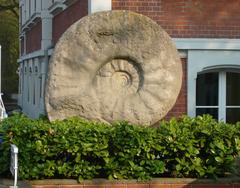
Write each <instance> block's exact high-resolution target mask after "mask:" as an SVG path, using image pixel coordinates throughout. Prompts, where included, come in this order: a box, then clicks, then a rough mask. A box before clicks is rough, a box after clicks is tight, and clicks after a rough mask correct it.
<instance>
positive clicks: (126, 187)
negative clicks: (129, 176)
mask: <svg viewBox="0 0 240 188" xmlns="http://www.w3.org/2000/svg"><path fill="white" fill-rule="evenodd" d="M239 186H240V184H168V183H163V184H127V183H126V184H90V185H82V184H78V185H32V188H238V187H239Z"/></svg>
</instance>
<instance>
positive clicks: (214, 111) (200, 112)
mask: <svg viewBox="0 0 240 188" xmlns="http://www.w3.org/2000/svg"><path fill="white" fill-rule="evenodd" d="M203 114H209V115H211V116H212V117H213V118H214V119H216V120H218V108H197V109H196V115H197V116H198V115H203Z"/></svg>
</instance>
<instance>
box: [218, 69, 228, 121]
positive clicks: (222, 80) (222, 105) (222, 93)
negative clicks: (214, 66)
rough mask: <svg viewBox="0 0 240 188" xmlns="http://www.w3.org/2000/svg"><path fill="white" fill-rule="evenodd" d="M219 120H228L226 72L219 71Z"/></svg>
mask: <svg viewBox="0 0 240 188" xmlns="http://www.w3.org/2000/svg"><path fill="white" fill-rule="evenodd" d="M218 84H219V85H218V105H219V109H218V121H223V122H226V72H219V82H218Z"/></svg>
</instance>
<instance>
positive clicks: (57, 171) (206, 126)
mask: <svg viewBox="0 0 240 188" xmlns="http://www.w3.org/2000/svg"><path fill="white" fill-rule="evenodd" d="M0 134H3V143H2V144H1V145H0V174H6V173H7V172H8V171H9V160H10V157H9V148H10V144H11V143H13V144H15V145H17V146H18V147H19V176H20V177H21V178H22V179H43V178H76V179H78V180H79V181H81V180H83V179H92V178H109V179H133V178H135V179H141V180H144V179H149V178H152V177H195V178H198V177H219V176H225V175H226V174H227V173H230V172H231V171H232V168H233V166H234V161H235V159H236V158H237V156H239V154H240V124H236V125H230V124H225V123H218V122H216V121H215V120H213V119H212V118H211V117H210V116H203V117H200V116H199V117H196V118H189V117H186V116H184V117H182V118H180V119H179V120H176V119H172V120H170V121H168V122H166V121H163V122H161V123H160V125H159V127H158V128H153V127H144V126H142V127H139V126H134V125H130V124H128V123H127V122H119V123H115V124H113V125H106V124H103V123H97V122H90V121H86V120H82V119H79V118H70V119H68V120H64V121H55V122H53V123H50V122H48V120H46V119H39V120H31V119H29V118H26V117H25V116H23V115H21V114H16V115H14V116H12V117H9V118H7V119H5V120H4V121H2V122H1V125H0Z"/></svg>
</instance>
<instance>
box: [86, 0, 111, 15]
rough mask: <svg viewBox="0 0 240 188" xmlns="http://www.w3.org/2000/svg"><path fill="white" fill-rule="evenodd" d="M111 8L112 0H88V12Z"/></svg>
mask: <svg viewBox="0 0 240 188" xmlns="http://www.w3.org/2000/svg"><path fill="white" fill-rule="evenodd" d="M107 10H112V0H104V1H103V0H88V14H92V13H95V12H100V11H107Z"/></svg>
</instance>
